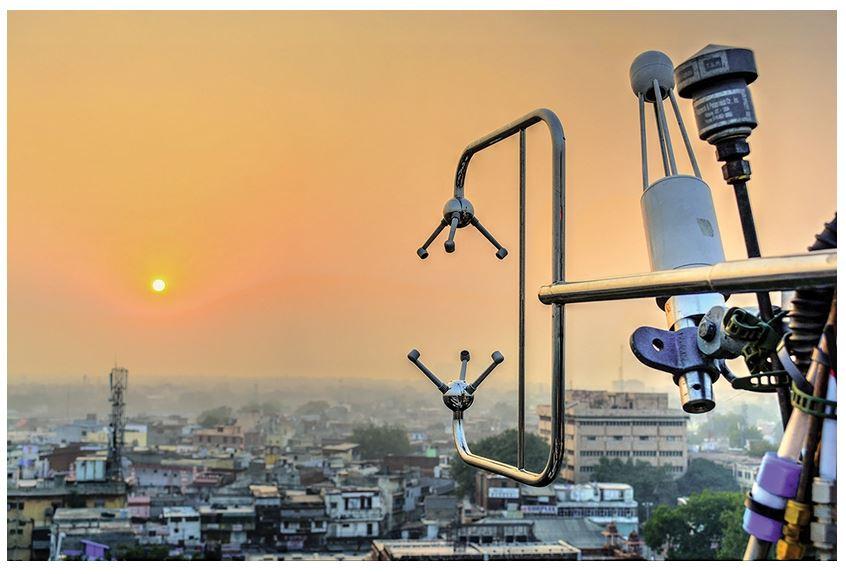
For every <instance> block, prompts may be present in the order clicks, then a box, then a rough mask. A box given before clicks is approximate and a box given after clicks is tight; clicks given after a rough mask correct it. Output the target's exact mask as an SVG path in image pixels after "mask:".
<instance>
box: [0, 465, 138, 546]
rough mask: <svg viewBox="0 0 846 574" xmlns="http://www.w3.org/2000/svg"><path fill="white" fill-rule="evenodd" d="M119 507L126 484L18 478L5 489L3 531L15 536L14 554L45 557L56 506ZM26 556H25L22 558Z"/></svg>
mask: <svg viewBox="0 0 846 574" xmlns="http://www.w3.org/2000/svg"><path fill="white" fill-rule="evenodd" d="M70 505H73V506H82V507H86V508H95V507H99V508H106V509H109V510H113V509H120V508H123V507H125V506H126V485H125V484H123V483H116V482H80V483H77V482H66V481H65V480H64V478H62V477H59V478H54V479H52V480H19V481H17V483H15V484H13V485H9V488H8V489H7V491H6V509H7V515H6V524H7V529H6V534H7V536H14V540H15V555H17V556H25V555H26V554H27V549H28V550H29V558H28V559H32V560H47V559H48V557H49V551H50V528H51V526H52V524H53V517H54V515H55V513H56V512H57V510H58V509H61V508H64V507H66V506H70ZM7 554H8V553H7ZM23 559H26V558H23Z"/></svg>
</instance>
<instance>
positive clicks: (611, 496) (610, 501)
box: [554, 482, 638, 536]
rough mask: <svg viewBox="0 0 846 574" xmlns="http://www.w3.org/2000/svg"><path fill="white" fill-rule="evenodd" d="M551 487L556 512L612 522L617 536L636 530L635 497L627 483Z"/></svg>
mask: <svg viewBox="0 0 846 574" xmlns="http://www.w3.org/2000/svg"><path fill="white" fill-rule="evenodd" d="M554 488H555V498H556V502H555V505H556V506H557V514H558V516H563V517H567V518H587V519H589V520H590V521H591V522H596V523H597V524H601V525H603V526H605V525H608V524H610V523H611V522H616V523H617V530H618V531H619V533H620V535H621V536H628V535H629V533H631V532H632V531H636V530H637V524H638V521H637V501H636V500H635V499H634V489H633V488H632V487H631V486H629V485H628V484H621V483H616V482H590V483H585V484H556V485H555V486H554Z"/></svg>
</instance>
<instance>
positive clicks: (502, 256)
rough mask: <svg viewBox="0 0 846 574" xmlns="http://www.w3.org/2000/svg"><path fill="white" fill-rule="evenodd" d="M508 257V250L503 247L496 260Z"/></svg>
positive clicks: (497, 253)
mask: <svg viewBox="0 0 846 574" xmlns="http://www.w3.org/2000/svg"><path fill="white" fill-rule="evenodd" d="M507 255H508V250H507V249H506V248H505V247H503V248H502V249H500V250H499V251H497V252H496V258H497V259H505V258H506V256H507Z"/></svg>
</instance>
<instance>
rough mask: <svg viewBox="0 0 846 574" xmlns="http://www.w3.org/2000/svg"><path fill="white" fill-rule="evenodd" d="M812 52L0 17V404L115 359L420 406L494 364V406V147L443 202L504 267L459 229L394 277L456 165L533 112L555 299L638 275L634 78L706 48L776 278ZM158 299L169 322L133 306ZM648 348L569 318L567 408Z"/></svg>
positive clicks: (778, 42)
mask: <svg viewBox="0 0 846 574" xmlns="http://www.w3.org/2000/svg"><path fill="white" fill-rule="evenodd" d="M835 40H836V34H835V16H834V13H824V12H818V13H753V12H744V13H734V14H721V13H708V14H703V13H695V12H691V13H674V14H661V13H648V14H623V13H605V14H602V13H519V12H512V13H508V12H499V13H484V12H482V13H467V12H455V13H413V12H406V13H385V12H370V13H366V12H361V13H342V12H341V13H296V12H293V13H285V12H261V13H239V12H220V13H204V12H139V13H130V12H122V13H116V12H115V13H96V12H95V13H91V12H74V13H71V12H54V13H37V12H11V13H9V20H8V90H9V91H8V129H9V132H8V168H9V171H8V230H9V236H8V239H9V242H8V245H9V253H8V265H9V269H8V282H9V299H8V311H9V316H8V340H9V347H8V360H9V375H10V380H11V381H13V382H14V381H15V378H16V377H20V376H21V375H26V376H27V377H28V378H29V379H30V380H32V379H33V378H37V377H39V376H50V377H52V376H70V377H81V376H82V374H83V373H89V374H91V373H96V374H100V373H105V372H106V371H107V370H108V369H109V368H110V367H111V365H112V363H113V361H114V360H115V357H117V360H118V361H119V362H120V363H121V364H123V365H124V366H126V367H128V368H129V369H130V372H131V373H133V374H136V375H188V374H191V375H213V376H220V375H227V376H271V377H286V376H306V377H354V378H364V377H371V378H380V379H403V380H411V379H417V378H420V375H419V374H418V373H417V372H416V371H415V370H414V368H413V367H412V366H411V365H410V364H409V363H408V361H407V360H406V358H405V355H406V353H407V352H408V351H409V349H411V348H412V347H417V348H419V349H420V350H421V353H422V358H423V360H424V361H426V362H427V364H429V366H430V367H431V368H432V369H433V370H435V371H436V372H438V373H440V374H442V375H443V376H444V377H451V376H454V375H455V374H457V369H458V352H459V350H461V349H462V348H468V349H470V351H471V352H472V353H473V355H474V361H473V363H471V367H470V373H471V374H475V373H477V372H478V371H479V370H481V369H482V368H483V366H484V365H486V364H487V361H488V357H489V355H490V353H491V352H492V351H493V350H495V349H498V350H500V351H502V353H503V354H504V355H505V357H506V363H505V364H504V365H503V366H502V367H501V372H499V371H498V372H497V373H495V375H494V376H492V377H491V379H490V382H489V383H486V384H487V385H505V384H511V382H512V381H513V378H514V374H515V373H516V363H517V360H516V359H517V350H516V340H517V336H516V321H517V306H516V293H517V291H516V289H517V280H516V273H517V257H516V255H517V210H516V206H517V144H516V141H508V142H504V143H502V144H499V145H498V146H496V147H495V148H493V149H491V150H489V151H487V152H484V153H483V154H481V155H479V156H477V157H476V158H475V159H474V161H473V164H472V166H471V169H470V172H469V175H468V184H467V196H468V198H470V199H471V200H472V201H473V203H474V205H475V208H476V214H477V215H478V217H479V219H480V220H481V221H482V223H484V224H485V225H486V226H487V227H488V229H490V230H491V231H492V232H493V233H494V234H495V235H496V236H497V238H498V239H499V240H500V241H501V242H502V243H503V244H504V245H505V246H506V247H507V248H509V251H510V252H511V255H510V256H509V257H508V258H507V259H506V260H505V261H502V262H501V261H499V260H497V259H496V258H495V257H494V250H493V249H492V248H491V246H490V245H489V244H488V243H487V242H486V241H485V240H484V239H483V238H482V237H481V235H479V234H478V233H477V232H476V231H475V230H473V229H472V228H467V229H464V230H459V232H458V235H457V239H456V244H457V250H456V253H454V254H452V255H447V254H445V253H444V251H443V247H442V243H443V239H444V237H443V236H442V237H441V238H440V239H439V240H438V241H437V242H436V243H435V244H434V245H433V247H432V248H431V250H430V252H431V255H430V257H429V258H428V259H427V260H426V261H420V260H419V259H418V258H417V257H416V255H415V251H416V249H417V247H419V245H420V244H421V243H422V241H423V240H424V239H425V238H426V237H427V236H428V235H429V233H430V232H431V231H432V229H433V228H434V226H435V225H436V223H437V222H438V220H439V218H440V216H441V215H440V214H441V208H442V206H443V204H444V202H445V201H446V200H447V199H448V198H449V197H450V195H451V193H452V178H453V174H454V170H455V164H456V161H457V159H458V156H459V154H460V152H461V150H462V149H463V148H464V146H465V145H466V144H467V143H469V142H470V141H472V140H474V139H476V138H478V137H480V136H482V135H484V134H485V133H487V132H489V131H491V130H493V129H495V128H497V127H499V126H500V125H502V124H505V123H507V122H509V121H511V120H512V119H514V118H516V117H519V116H521V115H523V114H524V113H526V112H528V111H530V110H531V109H534V108H536V107H548V108H550V109H552V110H553V111H555V112H556V113H557V114H558V116H559V117H560V118H561V121H562V123H563V124H564V129H565V132H566V135H567V175H566V178H567V182H566V183H567V197H568V200H567V201H568V203H567V212H566V222H567V259H566V267H567V274H568V279H589V278H594V277H599V276H610V275H622V274H630V273H635V272H642V271H646V270H648V266H649V263H648V258H647V252H646V243H645V239H644V233H643V228H642V223H641V216H640V205H639V200H640V193H641V180H640V178H641V175H640V150H639V139H638V115H637V100H636V98H635V96H634V95H633V94H632V92H631V89H630V87H629V83H628V69H629V65H630V63H631V61H632V59H633V58H634V57H635V56H636V55H637V54H639V53H640V52H642V51H644V50H648V49H657V50H661V51H664V52H666V53H667V54H668V55H669V56H670V57H671V58H672V59H673V61H674V63H676V64H678V63H680V62H681V61H682V60H684V59H685V58H686V57H688V56H689V55H691V54H693V53H694V52H696V51H698V50H699V49H700V48H702V47H703V46H705V45H706V44H708V43H719V44H730V45H738V46H743V47H748V48H752V49H753V50H755V55H756V59H757V63H758V69H759V74H760V77H759V79H758V81H757V82H756V83H755V84H753V85H752V88H751V89H752V93H753V98H754V102H755V106H756V110H757V114H758V119H759V123H760V126H759V128H758V129H757V130H755V132H754V133H753V135H752V137H751V138H750V143H751V146H752V150H753V151H752V155H751V156H750V161H751V163H752V169H753V172H754V175H753V178H752V181H751V183H750V193H751V196H752V203H753V208H754V210H755V214H756V217H757V223H758V230H759V235H760V240H761V247H762V251H763V252H764V254H766V255H776V254H785V253H791V252H796V251H801V250H804V249H805V248H806V246H807V245H808V244H810V243H811V242H812V240H813V236H814V234H815V233H816V232H818V231H819V229H821V227H822V224H823V222H824V221H826V220H827V219H829V218H830V217H831V216H832V214H833V212H834V211H835V209H836V205H835V204H836V200H835V167H836V163H835V161H836V160H835V135H836V131H835V109H836V106H835V96H836V94H835V81H836V70H835ZM680 105H681V107H682V111H683V114H684V117H685V120H686V122H687V126H688V129H689V130H690V131H691V132H692V133H693V134H695V125H694V123H693V113H692V108H691V104H690V102H689V101H688V100H680ZM672 133H673V136H674V138H675V139H674V143H675V148H676V151H677V153H678V152H679V151H681V149H682V146H681V142H680V139H679V138H678V135H677V132H676V131H673V132H672ZM650 136H651V137H653V139H652V141H651V142H650V151H651V152H652V159H655V158H656V156H657V153H656V151H655V150H657V147H655V141H654V134H650ZM694 137H695V135H694ZM694 147H695V150H696V153H697V155H698V159H699V162H700V165H701V167H702V170H703V178H704V179H705V180H706V181H707V182H708V183H709V185H710V186H711V188H712V190H713V194H714V202H715V205H716V209H717V215H718V218H719V223H720V227H721V232H722V237H723V241H724V245H725V251H726V256H727V258H729V259H739V258H743V257H744V256H745V252H744V249H743V240H742V235H741V232H740V225H739V222H738V216H737V212H736V209H735V205H734V197H733V194H732V193H731V191H730V190H729V188H728V186H726V185H725V184H724V183H723V181H722V178H721V176H720V171H719V169H720V168H719V165H718V164H717V162H716V160H715V158H714V153H713V148H712V147H711V146H709V145H708V144H706V143H704V142H701V141H699V140H698V139H696V141H695V142H694ZM528 162H529V172H528V186H529V187H528V197H529V204H530V207H529V214H528V218H529V244H528V251H529V261H528V282H527V292H528V309H529V311H528V313H529V314H528V329H529V335H528V342H529V345H530V350H529V353H528V362H529V378H530V380H531V381H532V382H538V383H543V384H545V385H546V384H548V377H549V375H548V373H549V346H548V345H549V343H548V339H549V337H548V332H549V312H548V308H546V307H545V306H543V305H542V304H540V303H539V302H538V301H537V298H536V293H537V288H538V287H539V286H541V285H542V284H546V283H548V282H549V281H550V263H549V259H550V236H549V234H550V223H549V222H550V211H549V210H550V192H549V174H548V171H549V143H548V136H547V134H546V133H545V132H544V131H543V128H542V127H541V126H538V127H535V128H532V129H531V130H530V131H529V132H528ZM679 162H680V164H679V165H680V168H681V169H682V170H683V171H688V170H689V167H688V164H687V162H686V160H684V159H683V158H682V157H681V155H679ZM652 173H653V174H657V164H654V163H653V165H652ZM155 277H162V278H164V279H166V281H167V282H168V289H167V291H166V292H165V293H161V294H157V293H154V292H153V291H152V290H151V289H150V283H151V281H152V280H153V278H155ZM643 324H651V325H654V326H659V327H664V326H665V325H664V322H663V314H662V313H661V312H660V311H659V310H658V309H657V308H656V306H655V303H654V302H653V301H651V300H643V301H637V302H628V303H609V304H604V305H603V304H591V305H582V306H574V307H572V308H571V309H568V331H567V353H568V360H569V362H568V365H567V369H568V379H571V380H573V381H575V382H576V384H577V385H578V386H587V387H590V386H594V387H601V386H603V385H606V384H607V383H608V381H610V380H611V379H613V378H616V376H617V373H618V369H619V363H620V346H621V345H627V341H628V337H629V335H630V334H631V332H632V331H633V330H634V329H635V328H636V327H638V326H640V325H643ZM623 364H624V372H625V376H626V377H627V378H628V377H633V378H634V377H636V378H641V379H644V380H655V378H656V377H658V378H660V377H662V376H663V375H660V374H653V373H651V372H650V371H649V370H648V369H646V368H645V367H641V366H640V365H639V364H637V362H636V361H635V359H634V358H633V357H632V356H631V353H630V351H628V349H626V350H625V353H624V356H623ZM662 380H663V379H662ZM420 384H421V385H423V384H424V383H422V382H421V383H420ZM670 384H671V383H670V382H669V381H667V385H668V390H669V385H670Z"/></svg>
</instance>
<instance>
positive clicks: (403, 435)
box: [350, 424, 412, 458]
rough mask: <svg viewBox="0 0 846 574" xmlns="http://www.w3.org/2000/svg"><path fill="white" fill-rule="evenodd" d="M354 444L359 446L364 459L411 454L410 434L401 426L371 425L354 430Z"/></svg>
mask: <svg viewBox="0 0 846 574" xmlns="http://www.w3.org/2000/svg"><path fill="white" fill-rule="evenodd" d="M350 440H352V442H354V443H357V444H358V445H359V452H360V453H361V456H362V458H382V457H384V456H385V455H386V454H397V455H406V454H411V452H412V448H411V443H409V442H408V432H407V431H406V430H405V428H403V427H401V426H399V425H390V424H386V425H381V426H376V425H374V424H369V425H366V426H357V427H355V428H354V429H353V434H352V438H351V439H350Z"/></svg>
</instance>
